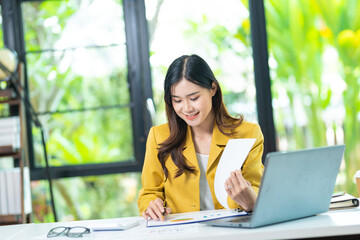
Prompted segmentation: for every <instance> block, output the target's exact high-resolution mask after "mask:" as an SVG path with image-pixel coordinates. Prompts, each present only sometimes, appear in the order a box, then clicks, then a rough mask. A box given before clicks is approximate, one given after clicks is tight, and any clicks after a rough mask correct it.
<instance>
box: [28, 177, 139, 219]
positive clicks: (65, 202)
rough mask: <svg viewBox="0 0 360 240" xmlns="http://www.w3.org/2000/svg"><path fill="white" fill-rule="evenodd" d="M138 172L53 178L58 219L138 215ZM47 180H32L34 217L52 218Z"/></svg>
mask: <svg viewBox="0 0 360 240" xmlns="http://www.w3.org/2000/svg"><path fill="white" fill-rule="evenodd" d="M140 185H141V184H140V173H124V174H116V175H115V174H114V175H107V176H99V177H97V176H94V177H76V178H65V179H58V180H54V181H53V190H54V198H55V207H56V213H57V216H58V221H73V220H87V219H107V218H119V217H129V216H136V215H138V214H139V213H138V209H137V203H136V201H137V193H138V191H139V190H140ZM48 186H49V184H48V182H47V181H46V180H41V181H32V182H31V194H32V203H33V212H32V214H33V220H34V222H36V223H41V222H52V221H53V214H52V209H51V205H50V197H49V196H50V193H49V187H48Z"/></svg>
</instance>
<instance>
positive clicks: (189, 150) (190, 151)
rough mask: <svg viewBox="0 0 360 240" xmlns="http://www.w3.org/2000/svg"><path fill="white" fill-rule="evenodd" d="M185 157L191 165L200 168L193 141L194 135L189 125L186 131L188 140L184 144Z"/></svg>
mask: <svg viewBox="0 0 360 240" xmlns="http://www.w3.org/2000/svg"><path fill="white" fill-rule="evenodd" d="M183 155H184V157H185V158H186V160H187V161H189V162H190V164H191V165H193V166H195V167H197V168H199V163H198V161H197V158H196V153H195V147H194V142H193V140H192V135H191V130H190V126H189V125H188V126H187V129H186V139H185V144H184V150H183Z"/></svg>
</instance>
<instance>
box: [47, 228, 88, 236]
mask: <svg viewBox="0 0 360 240" xmlns="http://www.w3.org/2000/svg"><path fill="white" fill-rule="evenodd" d="M89 233H90V229H89V228H86V227H78V226H77V227H62V226H61V227H56V228H53V229H51V230H50V232H49V233H48V235H47V237H48V238H53V237H58V236H61V235H65V236H67V237H72V238H79V237H82V236H83V234H89Z"/></svg>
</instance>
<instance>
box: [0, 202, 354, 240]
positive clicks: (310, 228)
mask: <svg viewBox="0 0 360 240" xmlns="http://www.w3.org/2000/svg"><path fill="white" fill-rule="evenodd" d="M134 218H138V219H139V221H141V223H140V225H138V226H137V227H134V228H131V229H129V230H126V231H112V232H92V233H91V234H89V235H85V237H83V238H81V239H102V240H106V239H206V240H211V239H226V240H230V239H254V240H255V239H298V238H314V237H329V236H344V235H359V236H360V207H358V208H353V209H347V210H336V211H331V212H327V213H323V214H319V215H316V216H312V217H307V218H303V219H298V220H294V221H290V222H285V223H279V224H275V225H271V226H266V227H260V228H256V229H239V228H221V227H211V226H207V225H204V224H200V223H195V224H186V225H177V226H167V227H155V228H146V226H145V221H144V220H143V219H142V218H140V217H132V218H131V219H134ZM123 219H124V218H122V220H123ZM125 219H130V218H125ZM114 220H116V219H114ZM104 221H109V219H106V220H88V221H76V222H58V223H41V224H22V225H21V224H20V225H10V226H2V227H0V239H2V240H5V239H6V240H10V239H11V240H13V239H14V240H15V239H16V240H22V239H26V240H35V239H46V235H47V233H48V232H49V230H50V229H51V228H53V227H55V226H86V225H87V224H90V223H91V224H94V223H96V222H104ZM55 239H56V240H61V239H67V240H69V239H71V238H67V237H57V238H55Z"/></svg>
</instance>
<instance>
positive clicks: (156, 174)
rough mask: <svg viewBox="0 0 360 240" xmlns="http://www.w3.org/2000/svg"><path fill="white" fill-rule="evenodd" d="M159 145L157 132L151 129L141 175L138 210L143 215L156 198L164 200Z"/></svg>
mask: <svg viewBox="0 0 360 240" xmlns="http://www.w3.org/2000/svg"><path fill="white" fill-rule="evenodd" d="M157 148H158V144H157V142H156V137H155V130H154V128H153V127H152V128H151V129H150V132H149V135H148V138H147V142H146V152H145V159H144V166H143V169H142V174H141V184H142V189H141V190H140V192H139V198H138V208H139V212H140V214H142V213H143V212H144V211H145V210H146V209H147V207H148V206H149V203H150V201H153V200H155V199H156V198H161V199H164V198H165V196H164V171H163V169H162V167H161V164H160V161H159V159H158V157H157V154H158V150H157Z"/></svg>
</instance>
